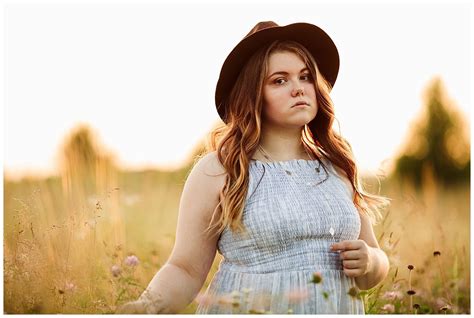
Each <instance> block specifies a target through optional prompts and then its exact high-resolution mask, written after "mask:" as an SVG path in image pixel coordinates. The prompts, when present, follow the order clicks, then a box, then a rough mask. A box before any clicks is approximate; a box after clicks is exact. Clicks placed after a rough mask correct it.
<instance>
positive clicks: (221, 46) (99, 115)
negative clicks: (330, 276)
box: [3, 1, 472, 313]
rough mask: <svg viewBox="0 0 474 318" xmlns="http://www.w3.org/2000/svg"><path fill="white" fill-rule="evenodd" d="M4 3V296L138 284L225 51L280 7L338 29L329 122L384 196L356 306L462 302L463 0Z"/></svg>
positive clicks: (466, 236) (459, 305) (18, 306)
mask: <svg viewBox="0 0 474 318" xmlns="http://www.w3.org/2000/svg"><path fill="white" fill-rule="evenodd" d="M3 13H4V15H3V16H4V17H5V23H4V26H3V27H4V36H5V38H4V44H5V45H4V54H5V69H4V74H5V77H4V78H5V111H4V114H5V117H4V118H5V119H4V124H5V128H4V138H3V140H4V142H5V145H4V164H3V167H4V183H3V186H4V192H3V195H4V206H3V208H4V219H3V221H4V226H3V230H4V245H3V249H4V250H3V252H4V264H3V265H4V285H3V288H4V312H7V313H112V312H114V310H115V309H116V307H117V306H118V305H120V304H122V303H123V302H125V301H127V300H131V299H135V298H136V297H137V296H138V295H139V294H140V293H141V292H142V291H143V290H144V288H145V287H146V286H147V284H148V282H149V281H150V279H151V278H152V277H153V275H154V274H155V272H156V271H157V270H158V269H159V268H160V267H161V266H162V265H163V264H164V263H165V262H166V260H167V258H168V256H169V255H170V252H171V250H172V248H173V243H174V239H175V229H176V221H177V215H178V206H179V199H180V195H181V192H182V189H183V186H184V183H185V181H186V176H187V174H188V173H189V171H190V169H191V168H192V166H193V164H194V162H195V161H196V160H197V159H198V157H199V155H200V154H202V153H204V152H205V149H206V148H205V146H206V140H207V134H208V133H209V131H210V130H211V129H212V128H213V127H216V126H217V125H220V124H221V122H220V120H219V117H218V115H217V112H216V111H215V106H214V102H213V100H214V89H215V84H216V82H217V78H218V75H219V71H220V67H221V65H222V63H223V61H224V59H225V57H226V56H227V54H228V53H229V52H230V50H231V49H232V48H233V47H234V46H235V45H236V43H237V42H238V41H240V40H241V39H242V38H243V37H244V36H245V35H246V34H247V32H248V31H249V30H250V29H251V28H252V27H253V26H254V25H255V24H256V23H257V22H258V21H263V20H273V21H275V22H277V23H279V24H281V25H285V24H289V23H294V22H299V21H304V22H310V23H314V24H316V25H318V26H320V27H322V28H323V29H324V30H326V31H327V32H328V34H329V35H330V36H331V38H332V39H333V40H334V42H335V43H336V45H337V47H338V48H339V53H340V57H341V68H340V73H339V77H338V80H337V82H336V85H335V87H334V89H333V91H332V93H331V96H332V98H333V101H334V104H335V108H336V116H337V119H338V120H337V123H336V125H335V127H334V129H337V130H338V131H340V133H341V134H342V135H343V136H344V137H345V138H346V139H347V140H348V141H349V142H350V143H351V145H352V148H353V150H354V154H355V157H356V161H357V163H358V165H359V167H360V169H361V170H362V172H363V178H364V183H365V185H366V187H367V189H368V190H369V191H371V192H373V193H379V194H382V195H385V196H387V197H389V198H391V199H392V204H391V205H390V206H389V207H388V208H386V209H385V210H384V212H383V214H384V220H383V222H381V223H380V224H378V225H377V226H376V227H375V232H376V234H377V238H378V240H379V243H380V246H381V248H382V249H383V250H384V251H385V252H386V253H387V255H389V258H390V263H391V269H390V273H389V275H388V277H387V279H386V280H385V281H384V282H383V283H381V284H380V285H378V286H377V287H375V288H373V289H372V290H369V291H367V292H365V293H363V294H362V295H361V296H362V297H365V300H366V312H367V313H415V312H417V313H442V312H444V313H470V108H469V106H470V91H469V88H470V87H471V86H472V81H471V77H470V66H471V64H472V60H471V58H470V56H471V55H472V49H471V45H472V43H471V42H472V41H471V37H472V32H471V31H472V27H471V24H472V5H470V4H468V3H442V2H438V3H435V4H427V3H413V4H407V3H405V4H403V3H402V4H387V3H386V4H374V3H362V2H358V3H343V2H335V3H332V4H327V3H310V2H296V3H293V2H292V3H289V2H286V3H285V2H276V3H269V2H256V3H252V4H250V3H242V4H228V5H223V4H218V3H197V4H190V3H184V2H178V3H175V4H165V3H153V2H142V3H140V4H137V3H126V2H120V3H117V2H113V1H109V2H107V1H106V2H101V3H93V2H89V3H82V4H75V3H64V4H44V3H41V2H36V3H31V2H23V3H22V2H7V3H6V4H5V5H4V7H3ZM220 259H221V257H220V255H217V256H216V259H215V262H214V264H213V267H212V269H211V271H210V273H209V275H208V279H207V280H206V283H205V285H204V286H203V289H202V291H204V290H205V289H206V287H207V285H208V284H209V282H210V280H211V279H212V276H213V273H214V272H215V271H216V270H217V267H218V263H219V261H220ZM409 265H411V266H413V268H412V269H408V266H409ZM410 268H411V267H410ZM323 279H324V278H323ZM408 291H411V292H410V293H407V292H408ZM413 291H414V292H415V293H413ZM198 299H199V298H198ZM195 308H196V302H193V303H191V304H190V305H189V306H188V307H187V308H186V309H184V310H183V313H192V312H194V310H195Z"/></svg>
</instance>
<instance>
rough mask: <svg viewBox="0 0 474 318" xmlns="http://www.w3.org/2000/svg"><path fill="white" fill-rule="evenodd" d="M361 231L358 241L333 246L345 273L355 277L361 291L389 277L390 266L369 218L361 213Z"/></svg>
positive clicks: (343, 242) (332, 248)
mask: <svg viewBox="0 0 474 318" xmlns="http://www.w3.org/2000/svg"><path fill="white" fill-rule="evenodd" d="M360 219H361V230H360V235H359V239H358V240H354V241H342V242H338V243H335V244H333V245H332V246H331V250H333V251H334V250H339V251H341V252H340V254H339V255H340V258H341V260H342V264H343V268H344V273H345V274H346V275H347V276H349V277H354V278H355V282H356V285H357V287H358V288H359V289H362V290H367V289H370V288H372V287H374V286H376V285H377V284H379V283H380V282H381V281H383V280H384V279H385V277H387V274H388V271H389V268H390V264H389V261H388V257H387V255H386V254H385V252H384V251H383V250H381V249H380V247H379V244H378V242H377V239H376V238H375V234H374V230H373V228H372V224H371V222H370V220H369V218H368V217H367V216H366V215H365V214H362V213H360Z"/></svg>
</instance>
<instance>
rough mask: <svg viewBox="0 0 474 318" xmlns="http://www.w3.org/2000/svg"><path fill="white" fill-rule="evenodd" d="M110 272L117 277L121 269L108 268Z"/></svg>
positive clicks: (116, 267)
mask: <svg viewBox="0 0 474 318" xmlns="http://www.w3.org/2000/svg"><path fill="white" fill-rule="evenodd" d="M110 271H111V272H112V275H113V276H114V277H118V276H119V275H120V274H121V273H122V269H121V268H120V266H119V265H112V267H111V268H110Z"/></svg>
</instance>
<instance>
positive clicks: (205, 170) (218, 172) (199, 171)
mask: <svg viewBox="0 0 474 318" xmlns="http://www.w3.org/2000/svg"><path fill="white" fill-rule="evenodd" d="M226 175H227V173H226V170H225V168H224V166H222V164H221V162H220V161H219V158H218V157H217V152H215V151H213V152H209V153H207V154H205V155H203V156H201V157H200V158H198V159H197V160H196V163H195V164H194V167H193V168H192V171H191V173H190V175H189V177H191V178H193V179H196V180H197V181H198V183H200V184H202V185H203V186H208V187H212V188H214V189H215V190H216V191H219V190H220V189H222V187H223V186H224V184H225V179H226Z"/></svg>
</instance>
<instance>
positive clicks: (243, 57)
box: [215, 23, 339, 120]
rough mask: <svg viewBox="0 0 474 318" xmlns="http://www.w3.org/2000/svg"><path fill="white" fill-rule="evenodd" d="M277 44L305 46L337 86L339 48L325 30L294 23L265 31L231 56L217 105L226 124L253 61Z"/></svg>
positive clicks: (221, 79) (219, 85)
mask: <svg viewBox="0 0 474 318" xmlns="http://www.w3.org/2000/svg"><path fill="white" fill-rule="evenodd" d="M275 40H292V41H296V42H298V43H300V44H302V45H303V46H304V47H305V48H306V49H307V50H308V51H309V52H310V53H311V54H312V56H313V57H314V59H315V60H316V63H317V64H318V69H319V71H320V72H321V74H322V75H323V76H324V78H325V79H326V80H327V81H328V82H329V83H330V84H331V86H334V83H335V82H336V79H337V75H338V72H339V53H338V51H337V47H336V45H335V44H334V42H333V41H332V39H331V38H330V37H329V35H327V34H326V32H324V31H323V30H322V29H321V28H319V27H317V26H315V25H313V24H309V23H293V24H289V25H286V26H277V27H271V28H267V29H263V30H261V31H258V32H256V33H254V34H251V35H249V36H247V37H246V38H244V39H243V40H242V41H240V42H239V44H237V46H236V47H235V48H234V49H233V50H232V51H231V52H230V54H229V55H228V56H227V58H226V60H225V61H224V64H223V65H222V69H221V73H220V76H219V80H218V82H217V87H216V93H215V102H216V107H217V112H218V113H219V116H220V117H221V118H222V119H223V120H224V118H225V110H226V106H225V105H224V102H225V99H226V97H227V96H228V95H229V94H230V91H231V90H232V87H233V85H234V83H235V81H236V80H237V77H238V76H239V73H240V71H241V70H242V68H243V67H244V66H245V63H247V61H248V60H249V58H250V57H251V56H252V55H253V54H254V53H255V52H256V51H257V50H258V49H259V48H261V47H263V46H265V45H268V44H270V43H271V42H273V41H275Z"/></svg>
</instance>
